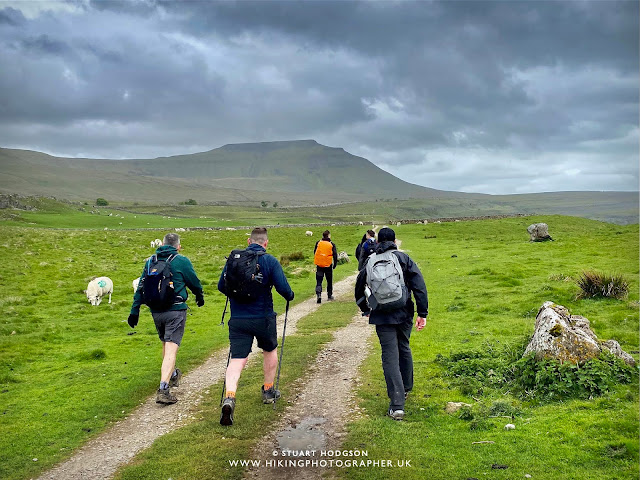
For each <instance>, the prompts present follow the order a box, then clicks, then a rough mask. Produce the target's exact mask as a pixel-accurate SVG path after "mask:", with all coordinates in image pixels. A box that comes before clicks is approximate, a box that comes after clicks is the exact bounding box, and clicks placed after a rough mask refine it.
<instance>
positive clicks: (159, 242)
mask: <svg viewBox="0 0 640 480" xmlns="http://www.w3.org/2000/svg"><path fill="white" fill-rule="evenodd" d="M152 243H153V245H151V247H154V248H155V247H159V246H160V245H162V240H160V239H159V238H156V239H155V240H154V241H153V242H152Z"/></svg>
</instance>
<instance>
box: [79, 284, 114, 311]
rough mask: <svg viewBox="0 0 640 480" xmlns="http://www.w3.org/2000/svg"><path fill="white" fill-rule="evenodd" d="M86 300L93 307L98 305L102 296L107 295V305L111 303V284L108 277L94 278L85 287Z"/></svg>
mask: <svg viewBox="0 0 640 480" xmlns="http://www.w3.org/2000/svg"><path fill="white" fill-rule="evenodd" d="M85 293H86V294H87V300H88V301H89V303H90V304H91V305H93V306H96V305H100V302H101V301H102V297H103V295H106V294H107V293H108V294H109V303H111V294H112V293H113V282H112V281H111V279H110V278H109V277H98V278H94V279H93V280H91V281H90V282H89V285H87V289H86V290H85Z"/></svg>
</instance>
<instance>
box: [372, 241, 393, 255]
mask: <svg viewBox="0 0 640 480" xmlns="http://www.w3.org/2000/svg"><path fill="white" fill-rule="evenodd" d="M397 249H398V247H397V246H396V244H395V243H393V242H391V241H388V240H387V241H385V242H381V243H379V244H378V246H377V247H376V253H383V252H386V251H387V250H397Z"/></svg>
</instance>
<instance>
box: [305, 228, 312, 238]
mask: <svg viewBox="0 0 640 480" xmlns="http://www.w3.org/2000/svg"><path fill="white" fill-rule="evenodd" d="M304 234H305V235H306V236H307V237H310V236H311V235H313V232H312V231H311V230H307V231H306V232H304Z"/></svg>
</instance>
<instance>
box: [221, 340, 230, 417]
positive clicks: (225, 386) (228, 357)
mask: <svg viewBox="0 0 640 480" xmlns="http://www.w3.org/2000/svg"><path fill="white" fill-rule="evenodd" d="M230 361H231V347H229V355H228V356H227V367H226V368H225V369H224V382H223V383H222V393H221V394H220V406H222V401H223V400H224V394H225V392H226V390H227V370H228V369H229V362H230Z"/></svg>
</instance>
